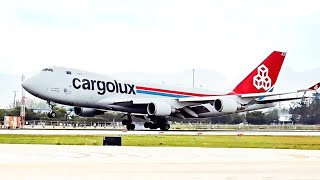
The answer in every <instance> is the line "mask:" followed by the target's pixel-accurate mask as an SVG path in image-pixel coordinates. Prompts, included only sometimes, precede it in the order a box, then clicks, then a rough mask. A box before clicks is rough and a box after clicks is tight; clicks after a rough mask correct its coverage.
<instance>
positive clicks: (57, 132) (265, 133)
mask: <svg viewBox="0 0 320 180" xmlns="http://www.w3.org/2000/svg"><path fill="white" fill-rule="evenodd" d="M199 133H200V134H201V135H237V134H243V135H262V136H320V131H283V132H281V131H170V130H169V131H121V130H46V129H44V130H25V129H16V130H7V129H1V130H0V134H45V135H50V134H51V135H108V134H109V135H110V134H117V135H121V134H133V135H134V134H136V135H143V134H154V135H158V134H166V135H198V134H199Z"/></svg>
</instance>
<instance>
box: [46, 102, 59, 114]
mask: <svg viewBox="0 0 320 180" xmlns="http://www.w3.org/2000/svg"><path fill="white" fill-rule="evenodd" d="M47 103H48V104H49V107H50V111H49V112H48V117H49V118H55V117H57V114H56V112H54V111H53V108H54V106H55V104H54V103H53V102H52V101H48V102H47Z"/></svg>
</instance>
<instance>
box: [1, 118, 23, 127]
mask: <svg viewBox="0 0 320 180" xmlns="http://www.w3.org/2000/svg"><path fill="white" fill-rule="evenodd" d="M3 123H4V128H7V129H16V128H20V127H21V118H20V117H19V116H4V119H3Z"/></svg>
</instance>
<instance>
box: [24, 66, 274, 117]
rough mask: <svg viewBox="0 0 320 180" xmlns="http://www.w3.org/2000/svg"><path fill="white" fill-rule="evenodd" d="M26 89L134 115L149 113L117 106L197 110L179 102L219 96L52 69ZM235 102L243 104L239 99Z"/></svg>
mask: <svg viewBox="0 0 320 180" xmlns="http://www.w3.org/2000/svg"><path fill="white" fill-rule="evenodd" d="M23 87H24V88H25V89H26V90H27V91H28V92H29V93H31V94H33V95H35V96H37V97H39V98H41V99H44V100H47V101H53V102H56V103H59V104H64V105H70V106H78V107H87V108H96V109H107V110H108V109H111V110H115V111H124V112H133V113H146V110H145V108H143V107H142V108H141V107H139V106H136V107H128V106H121V105H118V104H117V103H118V102H130V101H137V102H144V103H146V102H152V101H154V100H155V99H156V101H161V102H164V103H168V104H170V105H171V106H173V107H175V108H183V107H185V106H197V105H199V103H188V102H178V101H177V99H178V98H185V97H194V96H198V97H200V96H214V95H217V94H216V93H214V92H212V91H208V90H203V89H197V88H181V87H174V86H168V85H165V84H147V83H141V82H135V81H130V80H119V79H115V78H112V77H110V76H105V75H101V74H96V73H90V72H85V71H80V70H76V69H70V68H62V67H52V68H48V69H47V70H44V71H42V72H40V73H39V74H38V75H36V76H33V77H31V78H29V79H28V80H26V81H25V82H23ZM233 98H235V99H236V100H237V101H242V100H241V99H239V98H237V97H236V96H234V97H233ZM246 101H249V100H246ZM138 104H139V103H138ZM274 105H275V104H274V103H270V104H253V105H250V106H248V107H246V109H244V110H239V111H237V112H240V111H248V110H255V109H262V108H268V107H272V106H274ZM201 106H203V107H205V108H206V109H207V111H205V112H201V113H200V114H199V117H210V116H217V115H223V114H225V113H220V112H217V111H216V110H215V108H214V107H213V105H212V104H210V103H205V104H201Z"/></svg>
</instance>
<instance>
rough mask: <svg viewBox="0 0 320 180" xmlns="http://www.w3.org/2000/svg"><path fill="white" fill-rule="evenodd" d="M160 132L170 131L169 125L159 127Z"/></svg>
mask: <svg viewBox="0 0 320 180" xmlns="http://www.w3.org/2000/svg"><path fill="white" fill-rule="evenodd" d="M160 129H161V131H168V130H169V129H170V124H163V125H161V126H160Z"/></svg>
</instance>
